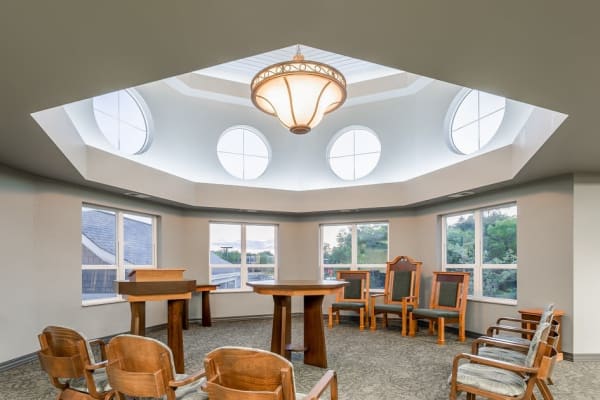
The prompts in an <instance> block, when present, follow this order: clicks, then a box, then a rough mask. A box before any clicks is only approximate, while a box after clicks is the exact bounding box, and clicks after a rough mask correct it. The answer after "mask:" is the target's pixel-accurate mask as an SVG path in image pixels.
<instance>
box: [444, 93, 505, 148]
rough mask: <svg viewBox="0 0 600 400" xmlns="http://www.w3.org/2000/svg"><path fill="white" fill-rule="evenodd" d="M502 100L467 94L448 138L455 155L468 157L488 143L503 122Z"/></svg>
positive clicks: (503, 99)
mask: <svg viewBox="0 0 600 400" xmlns="http://www.w3.org/2000/svg"><path fill="white" fill-rule="evenodd" d="M505 109H506V99H505V98H504V97H500V96H494V95H492V94H489V93H485V92H481V91H479V90H471V91H470V92H468V94H467V95H466V96H465V98H464V99H463V100H462V101H461V103H460V104H459V106H458V108H457V109H456V113H455V114H454V118H453V120H452V127H451V131H450V137H451V140H452V144H453V145H454V148H455V150H456V151H458V152H459V153H462V154H471V153H474V152H476V151H478V150H479V149H481V148H482V147H484V146H485V145H486V144H488V143H489V142H490V140H492V138H493V137H494V135H495V134H496V132H498V128H499V127H500V124H501V123H502V120H503V119H504V111H505Z"/></svg>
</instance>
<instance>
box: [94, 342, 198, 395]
mask: <svg viewBox="0 0 600 400" xmlns="http://www.w3.org/2000/svg"><path fill="white" fill-rule="evenodd" d="M106 356H107V366H106V372H107V375H108V381H109V382H110V385H111V387H112V388H113V390H114V394H113V395H111V396H109V397H107V400H109V399H111V398H115V397H116V398H117V399H119V400H125V397H124V396H132V397H157V398H166V399H167V400H176V399H206V398H207V396H206V394H205V393H203V392H201V391H200V390H199V389H200V385H201V384H202V381H201V378H202V377H204V371H200V372H197V373H195V374H193V375H190V376H187V375H176V374H175V367H174V365H175V364H174V362H173V353H172V352H171V349H169V347H168V346H167V345H165V344H164V343H162V342H159V341H158V340H155V339H152V338H148V337H143V336H136V335H119V336H115V337H114V338H112V339H111V340H110V342H109V343H108V345H107V346H106ZM163 396H164V397H163Z"/></svg>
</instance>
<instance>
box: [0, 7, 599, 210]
mask: <svg viewBox="0 0 600 400" xmlns="http://www.w3.org/2000/svg"><path fill="white" fill-rule="evenodd" d="M0 7H1V9H0V37H2V38H4V40H3V41H2V42H0V50H2V54H3V62H2V63H0V74H1V75H2V76H3V78H2V79H1V80H0V110H2V113H3V115H2V117H1V118H0V162H1V163H3V164H5V165H8V166H11V167H13V168H16V169H21V170H25V171H28V172H32V173H35V174H39V175H43V176H47V177H51V178H56V179H61V180H66V181H70V182H75V183H78V184H82V185H90V186H96V187H97V186H100V187H102V188H105V189H108V190H113V191H116V192H124V191H136V192H142V193H145V194H149V195H152V196H153V197H154V198H156V199H165V200H170V201H175V202H179V203H182V204H186V205H189V206H198V207H217V208H239V209H257V210H272V211H290V212H305V211H308V212H310V211H319V210H333V209H341V208H351V209H354V208H361V209H364V208H377V207H385V206H400V207H401V206H410V205H414V204H419V203H421V202H423V201H431V200H435V199H442V198H445V197H446V196H447V195H448V194H451V193H454V192H458V191H463V190H472V191H475V192H476V193H477V192H480V191H483V190H486V189H487V188H489V187H498V185H510V184H518V183H522V182H526V181H529V180H532V179H538V178H543V177H548V176H553V175H557V174H563V173H574V172H587V173H600V157H599V150H598V149H599V148H600V135H597V134H596V132H597V114H598V113H597V91H598V88H599V87H600V76H598V74H597V71H596V69H597V66H598V65H600V54H599V53H598V52H594V51H590V50H589V49H593V48H596V47H597V46H596V40H597V38H598V37H600V25H599V24H597V21H596V16H597V15H598V11H600V10H599V8H600V4H597V3H595V2H588V3H586V4H585V5H578V6H573V5H572V4H571V3H568V2H561V1H558V0H556V1H554V0H551V1H550V2H548V1H544V0H532V1H530V2H519V4H514V3H510V2H497V3H489V2H486V3H482V2H479V1H476V0H456V1H454V2H446V1H432V2H382V3H381V4H378V6H377V7H373V6H372V5H371V4H367V3H365V2H347V1H342V0H332V1H328V2H327V3H326V4H324V3H323V2H322V1H317V0H307V1H305V2H301V3H297V4H296V3H287V2H279V1H276V0H267V1H265V2H260V3H251V4H250V3H243V4H240V3H239V2H237V1H234V0H222V1H219V2H210V3H205V2H198V3H186V5H185V6H184V5H181V6H177V7H175V6H173V5H172V4H170V3H166V2H165V3H163V2H147V1H142V0H131V1H129V2H128V3H127V6H126V7H122V6H120V7H118V10H117V8H115V7H113V5H112V4H111V3H109V2H96V3H86V4H83V3H80V2H77V1H72V0H57V1H55V2H51V3H46V2H34V1H28V0H24V1H20V2H16V3H14V2H11V3H2V5H1V6H0ZM282 16H285V18H283V17H282ZM106 21H110V27H109V29H108V28H107V26H106ZM231 27H235V29H231ZM294 43H306V44H307V45H308V46H310V47H314V48H319V49H326V50H328V51H331V52H334V53H337V54H344V55H347V56H349V57H352V58H356V59H362V60H368V61H369V62H372V63H376V64H381V65H386V66H390V67H393V68H396V69H399V70H403V71H411V72H413V73H419V74H420V75H423V76H429V77H433V78H435V79H436V80H437V81H444V82H452V83H454V84H458V85H460V86H466V87H472V88H477V89H481V90H484V91H487V92H490V93H494V94H498V95H502V96H505V97H507V98H509V99H513V100H516V101H518V102H522V103H528V104H535V105H537V106H538V110H539V111H540V113H541V114H544V113H545V112H546V111H547V110H556V111H558V112H560V113H562V115H563V116H564V115H568V116H569V117H568V119H567V120H566V121H565V122H564V123H563V124H562V125H561V124H560V122H561V120H560V116H554V117H552V118H550V121H546V122H543V121H542V119H543V118H542V119H536V121H535V122H536V124H534V127H536V129H534V128H531V129H528V130H527V132H526V135H524V136H523V137H522V138H520V139H519V140H517V141H515V142H513V145H512V146H508V147H506V146H505V147H502V148H499V149H498V150H495V151H493V152H491V153H489V154H487V155H486V156H485V157H474V158H471V159H469V160H466V161H464V162H461V163H458V164H453V165H452V166H450V167H445V168H441V169H436V170H434V171H432V172H429V173H426V174H425V175H420V176H419V177H416V178H413V179H409V180H407V181H398V182H393V181H388V183H380V184H368V185H364V186H360V187H358V188H352V187H340V188H337V189H335V188H334V189H319V190H306V191H286V190H275V189H264V188H253V187H247V188H240V187H239V186H235V185H232V184H229V183H228V182H226V181H224V182H223V183H219V184H214V183H202V182H198V183H194V182H192V181H189V180H187V179H181V178H177V177H176V176H174V175H173V174H170V173H168V172H165V171H160V170H158V169H156V168H154V167H148V166H143V165H141V164H139V163H132V162H131V161H130V160H128V159H120V158H116V157H114V155H112V154H110V153H108V152H106V151H103V150H100V149H98V148H94V147H92V146H86V145H85V143H84V142H83V141H82V140H81V139H80V140H79V142H76V141H73V140H71V139H72V137H71V136H72V135H70V133H71V131H72V129H73V127H72V124H71V122H70V120H69V118H68V115H54V116H52V118H50V117H49V116H47V118H45V119H47V120H46V121H42V120H43V119H44V118H41V115H39V114H36V119H37V120H38V121H37V122H43V123H49V122H52V123H56V124H58V125H59V126H61V129H60V130H59V131H60V133H58V134H54V135H53V136H52V137H50V136H48V135H46V134H45V133H44V132H43V131H42V130H41V129H40V127H39V125H38V123H37V122H36V121H35V120H34V119H32V118H31V115H32V113H36V112H37V111H40V110H45V109H49V108H52V107H56V106H59V105H61V104H67V103H72V102H76V101H80V100H82V99H87V98H91V97H93V96H95V95H98V94H102V93H107V92H110V91H114V90H117V89H120V88H124V87H134V86H138V85H141V84H144V83H148V82H155V81H159V80H161V79H164V78H167V77H173V76H181V74H184V73H186V71H196V70H200V69H203V68H207V67H209V66H214V65H219V64H223V63H226V62H229V61H232V60H236V59H242V58H245V57H249V56H252V55H255V54H262V53H265V52H267V51H269V50H271V49H279V48H283V47H289V46H290V45H292V44H294ZM191 75H196V74H191ZM401 75H409V74H401ZM199 77H200V76H199ZM205 78H206V77H205ZM386 78H390V77H386ZM386 78H382V79H383V80H385V79H386ZM188 79H189V80H190V81H191V80H193V79H191V78H188ZM362 84H363V82H359V83H356V84H355V85H353V86H355V90H357V92H360V90H362V88H361V85H362ZM152 85H153V84H151V85H150V86H152ZM431 85H432V84H431V83H429V84H428V85H427V88H429V87H430V86H431ZM165 86H167V85H165ZM427 88H426V89H427ZM143 89H144V87H142V88H140V91H142V90H143ZM426 89H425V90H426ZM232 90H234V91H235V90H237V89H232ZM233 97H235V96H233ZM237 97H238V98H241V96H237ZM164 101H168V100H164ZM197 101H200V102H202V101H206V99H204V100H202V99H200V98H198V100H197ZM221 104H228V103H224V102H221ZM369 104H374V103H369ZM413 104H414V105H420V104H419V103H418V102H416V103H413ZM355 105H356V104H355ZM355 105H353V104H352V103H351V102H350V101H349V102H348V105H347V109H346V110H344V109H340V110H338V112H336V113H339V114H336V113H334V114H332V115H331V116H329V117H331V118H330V119H326V120H325V121H324V122H323V128H325V127H326V126H325V125H326V123H329V124H331V125H334V124H336V123H337V122H336V121H334V119H335V118H337V117H336V115H339V118H341V116H342V114H343V113H344V112H346V114H352V113H351V109H352V107H354V106H355ZM356 106H357V107H358V105H356ZM214 107H215V108H214V109H213V108H211V107H210V106H207V108H206V109H205V111H207V112H208V111H219V107H220V106H214ZM247 108H248V107H247ZM221 111H222V110H221ZM248 112H250V111H248ZM329 117H328V118H329ZM350 117H352V115H350ZM536 117H538V116H536ZM254 118H258V117H256V116H255V117H254ZM50 120H52V121H50ZM212 124H214V125H215V128H217V127H218V126H217V125H218V124H217V123H216V122H212ZM263 124H265V125H270V124H274V123H273V122H263ZM542 125H545V126H546V127H548V126H549V127H550V128H552V127H556V126H559V128H558V129H557V131H556V132H555V134H554V135H552V136H551V137H549V138H548V137H543V135H538V134H537V127H539V126H542ZM273 126H274V125H273ZM330 128H333V127H332V126H330ZM332 130H333V131H335V129H332ZM374 130H377V128H374ZM315 136H316V135H315ZM325 136H326V135H321V136H320V138H325ZM281 137H282V139H279V140H281V141H282V143H284V144H285V142H287V141H289V140H288V139H287V136H281ZM413 137H414V138H415V140H417V141H418V140H419V138H420V137H421V136H419V135H414V136H413ZM525 137H527V140H525ZM521 139H523V140H521ZM290 140H291V139H290ZM292 146H296V147H297V143H294V144H293V145H292ZM396 153H397V154H400V155H402V156H403V157H416V158H418V157H420V158H425V159H427V158H428V157H429V155H428V153H419V154H417V155H415V154H412V153H411V152H410V151H407V150H406V149H402V148H400V149H397V152H396ZM65 154H71V156H66V155H65ZM486 159H487V161H486ZM493 164H500V165H501V166H502V167H501V168H492V166H493ZM123 168H125V170H126V171H127V174H123ZM488 169H489V170H488ZM484 171H485V173H483V172H484ZM119 175H123V176H119ZM392 195H393V196H394V200H388V201H384V200H382V197H383V198H389V197H390V196H392ZM233 198H235V199H237V200H235V199H233ZM331 198H334V199H335V201H330V200H329V199H331ZM265 199H268V201H265Z"/></svg>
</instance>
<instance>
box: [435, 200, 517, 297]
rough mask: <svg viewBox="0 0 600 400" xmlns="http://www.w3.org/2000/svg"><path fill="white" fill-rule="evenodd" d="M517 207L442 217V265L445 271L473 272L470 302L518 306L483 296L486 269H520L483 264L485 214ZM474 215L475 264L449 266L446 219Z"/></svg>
mask: <svg viewBox="0 0 600 400" xmlns="http://www.w3.org/2000/svg"><path fill="white" fill-rule="evenodd" d="M510 206H516V203H509V204H501V205H496V206H490V207H485V208H479V209H474V210H464V211H460V212H455V213H452V214H447V215H444V216H442V265H443V270H444V271H446V270H447V269H455V268H457V269H468V270H472V271H473V294H469V296H468V299H469V300H476V301H482V302H489V303H500V304H517V300H516V299H504V298H499V297H488V296H484V295H483V270H485V269H515V270H516V269H518V264H489V263H483V221H482V219H483V213H484V212H485V211H489V210H495V209H499V208H505V207H510ZM467 214H473V220H474V223H475V233H474V235H475V240H474V242H475V251H474V261H475V262H474V263H473V264H448V262H447V255H448V253H447V251H446V250H447V243H446V233H447V232H446V225H447V224H446V219H447V218H448V217H454V216H457V215H467Z"/></svg>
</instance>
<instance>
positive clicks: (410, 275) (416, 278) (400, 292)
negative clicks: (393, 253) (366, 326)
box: [370, 256, 423, 336]
mask: <svg viewBox="0 0 600 400" xmlns="http://www.w3.org/2000/svg"><path fill="white" fill-rule="evenodd" d="M422 264H423V263H422V262H420V261H415V260H413V259H412V258H410V257H407V256H398V257H396V258H394V259H393V260H392V261H388V262H387V267H386V273H385V286H384V290H383V293H378V294H373V295H371V307H370V308H371V309H370V316H371V330H373V331H374V330H375V329H377V319H376V317H377V314H383V326H384V327H387V325H388V314H395V315H398V316H399V317H400V318H402V336H406V331H407V328H406V326H407V324H408V315H409V313H410V312H411V311H412V310H413V308H416V307H418V306H419V286H420V281H421V265H422ZM377 297H383V303H376V298H377Z"/></svg>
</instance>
